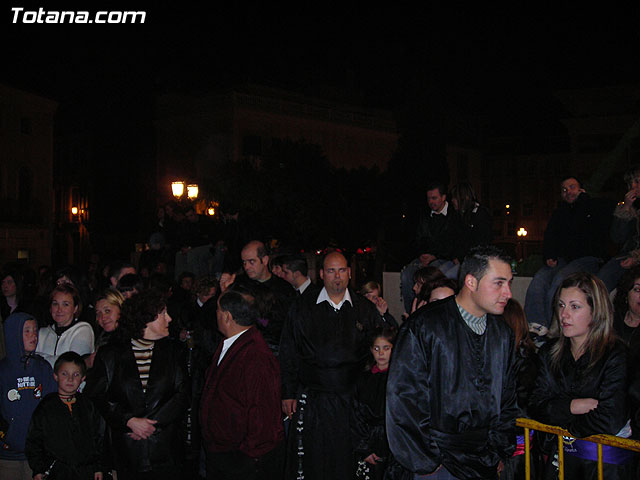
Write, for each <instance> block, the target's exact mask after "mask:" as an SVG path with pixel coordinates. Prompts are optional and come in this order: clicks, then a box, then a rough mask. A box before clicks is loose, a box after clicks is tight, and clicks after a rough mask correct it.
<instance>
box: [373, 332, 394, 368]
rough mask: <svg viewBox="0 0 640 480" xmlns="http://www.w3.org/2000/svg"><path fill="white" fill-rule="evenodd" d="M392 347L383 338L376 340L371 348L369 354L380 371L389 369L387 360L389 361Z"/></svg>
mask: <svg viewBox="0 0 640 480" xmlns="http://www.w3.org/2000/svg"><path fill="white" fill-rule="evenodd" d="M392 348H393V345H392V344H391V343H390V342H389V341H388V340H387V339H386V338H384V337H378V338H376V340H375V342H373V346H372V347H371V354H372V355H373V358H374V359H375V361H376V365H377V366H378V368H379V369H380V370H386V369H387V368H389V360H391V349H392Z"/></svg>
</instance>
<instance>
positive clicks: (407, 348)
mask: <svg viewBox="0 0 640 480" xmlns="http://www.w3.org/2000/svg"><path fill="white" fill-rule="evenodd" d="M513 350H514V341H513V335H512V332H510V331H509V329H508V326H506V324H504V322H503V321H502V320H501V319H499V318H495V317H490V318H488V320H487V331H486V332H485V334H484V335H482V336H478V335H476V334H474V333H472V332H471V331H470V329H469V328H468V327H467V326H466V324H464V321H463V320H462V318H461V317H460V315H459V313H458V310H457V307H456V303H455V299H454V298H453V297H452V298H451V299H450V300H443V301H442V302H436V303H434V304H430V305H428V306H426V307H425V308H423V309H421V310H420V311H419V313H417V314H414V315H413V316H412V317H410V319H409V320H408V321H407V322H406V323H405V324H404V325H403V326H402V328H401V331H400V334H399V336H398V340H397V342H396V344H395V345H394V353H393V357H392V360H391V366H390V370H389V379H388V383H387V416H386V428H387V438H388V440H389V446H390V449H391V451H392V452H393V454H394V456H395V457H396V459H397V461H398V462H399V463H400V464H401V465H402V466H403V467H404V468H406V469H407V470H410V471H412V472H415V473H420V474H428V473H431V472H433V471H434V470H435V469H436V468H437V467H438V466H439V465H441V464H443V465H445V466H446V467H447V469H448V470H449V471H450V472H451V473H452V474H453V475H456V476H459V477H461V478H467V477H469V478H485V477H486V476H491V475H495V473H496V467H497V465H498V463H499V461H500V459H505V458H507V457H509V456H510V455H511V454H512V453H513V451H514V447H515V434H516V427H515V419H516V417H517V416H518V412H519V410H518V407H517V402H516V389H515V386H516V381H515V379H516V369H515V365H514V362H513V353H514V352H513Z"/></svg>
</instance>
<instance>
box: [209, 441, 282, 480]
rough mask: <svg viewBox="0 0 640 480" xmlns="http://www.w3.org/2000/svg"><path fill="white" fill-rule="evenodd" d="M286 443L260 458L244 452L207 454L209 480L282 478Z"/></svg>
mask: <svg viewBox="0 0 640 480" xmlns="http://www.w3.org/2000/svg"><path fill="white" fill-rule="evenodd" d="M284 452H285V450H284V443H280V445H278V446H277V447H276V448H274V449H273V450H271V451H270V452H268V453H265V454H264V455H263V456H261V457H259V458H251V457H248V456H246V455H245V454H244V453H242V452H219V453H212V452H207V462H206V464H207V480H271V479H279V478H282V474H283V466H284Z"/></svg>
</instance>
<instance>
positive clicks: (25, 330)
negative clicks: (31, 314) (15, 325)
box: [22, 319, 38, 353]
mask: <svg viewBox="0 0 640 480" xmlns="http://www.w3.org/2000/svg"><path fill="white" fill-rule="evenodd" d="M22 343H23V345H24V351H25V353H31V352H35V351H36V346H37V345H38V324H37V323H36V321H35V320H33V319H31V320H27V321H26V322H24V326H23V327H22Z"/></svg>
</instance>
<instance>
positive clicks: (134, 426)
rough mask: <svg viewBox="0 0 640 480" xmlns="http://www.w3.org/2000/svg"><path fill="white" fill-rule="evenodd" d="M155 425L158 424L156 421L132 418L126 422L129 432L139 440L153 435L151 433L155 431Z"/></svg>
mask: <svg viewBox="0 0 640 480" xmlns="http://www.w3.org/2000/svg"><path fill="white" fill-rule="evenodd" d="M156 423H158V421H157V420H150V419H148V418H139V417H132V418H130V419H129V421H128V422H127V427H129V428H130V429H131V432H133V433H134V434H135V435H137V436H138V437H140V439H147V438H149V437H150V436H151V435H153V432H155V431H156V427H154V425H155V424H156ZM131 437H132V438H134V440H135V437H133V435H132V436H131Z"/></svg>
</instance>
